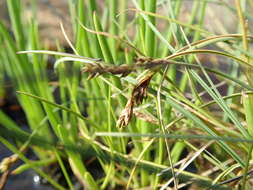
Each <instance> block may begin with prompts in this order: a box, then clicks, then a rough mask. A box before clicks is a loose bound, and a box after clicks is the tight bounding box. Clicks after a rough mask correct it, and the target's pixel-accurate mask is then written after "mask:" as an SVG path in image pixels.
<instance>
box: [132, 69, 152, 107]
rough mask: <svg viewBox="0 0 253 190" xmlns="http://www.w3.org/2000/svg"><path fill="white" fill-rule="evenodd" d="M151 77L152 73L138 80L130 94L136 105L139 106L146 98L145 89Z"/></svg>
mask: <svg viewBox="0 0 253 190" xmlns="http://www.w3.org/2000/svg"><path fill="white" fill-rule="evenodd" d="M153 75H154V73H150V74H148V75H145V76H144V77H143V78H141V79H140V81H139V82H138V84H137V85H136V86H135V87H134V90H133V92H132V97H133V98H134V99H135V102H136V104H137V105H140V104H141V103H142V101H143V99H144V98H146V97H147V88H148V85H149V82H150V80H151V79H152V77H153Z"/></svg>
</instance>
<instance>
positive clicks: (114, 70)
mask: <svg viewBox="0 0 253 190" xmlns="http://www.w3.org/2000/svg"><path fill="white" fill-rule="evenodd" d="M133 70H134V67H133V66H132V65H126V64H122V65H118V66H114V65H103V64H99V63H95V64H92V65H87V66H85V67H84V68H83V69H82V72H87V73H89V78H88V79H92V78H93V77H97V76H99V75H102V74H105V73H110V74H113V75H121V76H123V77H125V76H127V75H128V74H129V73H131V72H132V71H133Z"/></svg>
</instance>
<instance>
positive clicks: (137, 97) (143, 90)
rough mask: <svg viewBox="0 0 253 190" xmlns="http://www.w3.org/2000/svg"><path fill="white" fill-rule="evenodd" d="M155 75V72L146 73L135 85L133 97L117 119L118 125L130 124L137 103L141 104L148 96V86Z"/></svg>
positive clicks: (120, 126)
mask: <svg viewBox="0 0 253 190" xmlns="http://www.w3.org/2000/svg"><path fill="white" fill-rule="evenodd" d="M153 75H154V73H149V74H148V75H145V76H144V77H143V78H141V79H140V81H139V82H138V84H137V85H136V86H135V87H134V89H133V91H132V95H131V98H130V99H129V100H128V102H127V104H126V106H125V108H124V109H123V110H122V112H121V114H120V116H119V119H118V121H117V126H118V127H119V128H122V127H125V126H127V125H128V124H129V122H130V120H131V118H132V116H133V108H134V105H135V103H136V104H137V105H139V104H141V103H142V101H143V99H144V98H145V97H146V96H147V88H148V85H149V82H150V80H151V78H152V77H153ZM142 116H143V115H142Z"/></svg>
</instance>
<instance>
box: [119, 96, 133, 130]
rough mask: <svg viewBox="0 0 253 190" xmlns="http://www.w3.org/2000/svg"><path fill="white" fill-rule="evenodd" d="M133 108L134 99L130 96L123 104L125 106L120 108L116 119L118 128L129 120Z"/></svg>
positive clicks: (125, 124)
mask: <svg viewBox="0 0 253 190" xmlns="http://www.w3.org/2000/svg"><path fill="white" fill-rule="evenodd" d="M133 108H134V99H133V97H131V98H130V99H129V100H128V101H127V104H126V106H125V108H124V109H123V110H122V112H121V114H120V116H119V119H118V121H117V126H118V127H119V128H122V127H125V126H127V125H128V123H129V122H130V120H131V118H132V115H133Z"/></svg>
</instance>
